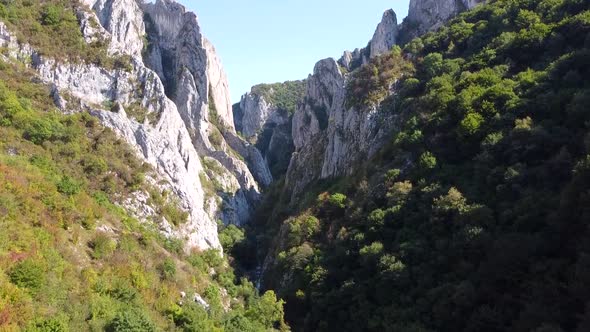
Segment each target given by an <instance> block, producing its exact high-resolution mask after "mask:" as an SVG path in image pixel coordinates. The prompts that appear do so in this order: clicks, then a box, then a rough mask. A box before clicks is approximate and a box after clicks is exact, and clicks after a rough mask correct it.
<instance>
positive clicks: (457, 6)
mask: <svg viewBox="0 0 590 332" xmlns="http://www.w3.org/2000/svg"><path fill="white" fill-rule="evenodd" d="M484 2H485V0H410V9H409V11H408V17H407V18H406V19H405V20H404V23H403V26H402V30H403V33H404V34H405V36H404V39H405V40H410V39H412V38H414V37H417V36H419V35H422V34H424V33H426V32H428V31H432V30H436V29H438V28H440V27H441V26H442V25H443V24H445V23H446V22H447V21H448V20H450V19H452V18H453V17H455V16H457V15H458V14H459V13H461V12H463V11H465V10H468V9H471V8H473V7H475V6H477V5H479V4H480V3H484Z"/></svg>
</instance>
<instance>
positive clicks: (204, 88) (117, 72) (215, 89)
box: [0, 0, 272, 248]
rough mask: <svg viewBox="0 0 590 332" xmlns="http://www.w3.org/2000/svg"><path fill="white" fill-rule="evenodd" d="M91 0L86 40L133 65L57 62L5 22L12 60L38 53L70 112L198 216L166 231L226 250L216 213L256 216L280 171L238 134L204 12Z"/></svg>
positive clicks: (37, 63) (235, 219)
mask: <svg viewBox="0 0 590 332" xmlns="http://www.w3.org/2000/svg"><path fill="white" fill-rule="evenodd" d="M86 5H87V6H88V7H90V8H92V10H93V11H89V10H87V9H84V8H82V7H79V8H78V10H77V14H78V17H79V22H80V26H81V31H82V33H83V37H84V39H85V40H86V42H89V43H92V42H95V41H104V42H105V43H106V44H107V45H108V52H109V54H111V55H113V56H121V55H127V56H128V57H129V67H128V68H124V69H109V68H105V67H104V66H100V65H95V64H82V63H79V64H78V63H67V62H62V61H56V60H54V59H51V58H48V57H46V56H43V55H42V53H40V52H39V51H38V50H35V49H33V48H32V47H31V46H29V45H27V44H23V43H19V42H18V41H17V39H16V37H15V36H14V35H13V34H11V32H10V31H8V29H7V28H6V26H5V25H2V26H1V30H0V31H1V33H2V39H1V40H0V43H1V45H2V46H3V47H6V48H7V49H8V52H9V53H10V56H11V58H14V59H20V60H25V61H29V60H28V59H30V63H29V65H30V66H31V67H33V68H34V69H35V70H36V71H37V72H38V75H39V78H40V79H41V80H43V81H44V82H47V83H49V84H52V85H53V86H54V87H55V99H56V101H57V103H58V106H60V108H61V109H62V110H63V111H64V112H73V111H74V112H75V111H89V112H91V113H92V114H94V115H95V116H97V117H98V118H99V119H101V121H102V122H103V123H104V124H105V125H107V126H109V127H111V128H113V129H114V130H115V131H116V132H117V133H118V134H119V135H120V136H121V137H123V138H124V139H125V140H126V141H127V142H128V143H129V144H131V145H132V146H134V147H135V149H136V150H137V151H138V153H140V155H141V156H142V157H143V158H144V160H146V161H147V162H149V163H150V164H151V165H153V166H154V167H155V168H156V169H157V170H158V173H159V174H160V175H161V176H162V177H163V178H164V179H165V180H166V181H167V182H168V183H169V185H170V186H171V188H172V189H173V192H174V193H175V194H176V195H177V196H178V197H179V198H180V200H181V202H182V206H183V208H184V209H185V210H186V211H188V212H189V214H190V222H189V223H187V224H186V225H184V226H182V227H180V228H179V229H172V228H171V227H170V225H166V224H163V225H161V227H162V229H163V230H165V231H166V232H168V233H170V234H174V235H175V236H177V237H180V238H186V240H187V242H186V246H187V248H190V247H199V248H209V247H214V248H220V245H219V241H218V239H217V224H216V220H217V219H221V220H222V221H223V222H225V223H235V224H241V223H244V222H247V221H248V219H249V218H250V214H251V211H252V209H253V207H254V206H255V205H256V202H257V201H258V199H259V196H260V191H261V187H263V186H266V185H268V184H269V183H270V181H271V179H272V178H271V176H270V171H269V170H268V167H267V166H266V164H265V163H264V162H263V159H262V157H261V155H260V153H259V152H258V151H257V150H256V149H255V148H253V147H252V146H250V144H248V143H246V142H245V141H243V140H241V139H240V138H239V137H237V135H236V133H235V130H234V124H233V116H232V114H231V108H230V103H229V91H228V84H227V79H226V76H225V73H224V72H223V68H222V67H221V64H220V61H219V59H218V57H217V55H216V54H215V50H214V48H213V46H212V45H211V44H210V43H209V42H208V41H207V40H206V39H205V38H204V37H203V36H202V35H201V33H200V28H199V26H198V23H197V19H196V16H195V15H194V14H193V13H190V12H187V11H186V10H185V9H184V7H182V6H181V5H179V4H177V3H175V2H172V1H157V2H156V3H146V4H139V3H137V2H135V1H133V0H116V1H97V2H87V3H86ZM144 36H145V38H144ZM144 43H147V44H146V45H144ZM41 51H42V50H41ZM142 52H143V57H142ZM144 59H145V60H144ZM68 99H71V100H68ZM226 138H227V139H226ZM249 167H250V168H251V169H252V171H250V168H249Z"/></svg>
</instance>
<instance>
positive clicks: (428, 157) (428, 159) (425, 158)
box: [418, 151, 437, 169]
mask: <svg viewBox="0 0 590 332" xmlns="http://www.w3.org/2000/svg"><path fill="white" fill-rule="evenodd" d="M418 164H419V165H420V167H422V168H423V169H433V168H435V167H436V164H437V162H436V157H435V156H434V155H433V154H432V153H431V152H428V151H426V152H424V153H422V155H420V159H419V161H418Z"/></svg>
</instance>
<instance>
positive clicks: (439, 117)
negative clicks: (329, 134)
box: [257, 0, 590, 332]
mask: <svg viewBox="0 0 590 332" xmlns="http://www.w3.org/2000/svg"><path fill="white" fill-rule="evenodd" d="M589 77H590V4H589V3H588V2H587V1H585V0H498V1H493V2H491V3H489V4H486V5H482V6H479V7H477V8H475V9H474V10H472V11H469V12H466V13H463V14H461V15H460V16H458V17H457V18H455V19H453V20H452V21H451V22H450V24H449V25H447V26H445V27H443V28H441V29H440V30H438V31H437V32H434V33H429V34H427V35H424V36H423V37H422V38H419V39H415V40H413V41H411V42H409V43H408V44H407V45H405V46H404V47H403V48H402V49H399V48H394V49H393V50H392V51H391V53H390V54H386V55H382V56H380V57H377V58H374V59H372V60H371V62H370V63H369V64H367V65H365V66H364V67H362V68H360V69H358V70H357V71H355V72H353V73H351V74H350V76H349V78H348V83H347V84H348V92H349V95H348V96H349V98H348V101H347V103H348V104H349V106H354V105H374V104H378V105H380V107H381V108H382V110H384V111H388V112H396V113H397V115H398V117H397V119H398V121H399V123H400V125H399V129H398V130H396V132H395V135H394V136H395V137H394V139H393V140H392V141H391V143H390V144H388V145H387V146H386V147H385V148H384V149H382V151H381V152H380V153H379V154H378V155H377V157H375V158H373V159H372V160H370V161H368V162H367V163H366V164H365V165H364V166H363V167H361V169H360V170H359V171H358V172H356V175H355V176H353V177H345V178H340V179H337V180H333V181H327V180H324V181H322V182H320V183H316V184H314V185H312V186H310V187H309V188H308V190H307V197H308V198H310V199H307V200H304V201H300V202H297V203H298V205H299V207H298V208H297V209H296V211H298V212H297V213H293V204H291V205H290V207H289V205H288V204H287V203H288V202H289V198H288V197H285V196H283V198H282V204H281V203H280V202H279V206H277V201H279V200H278V199H277V197H278V196H277V192H280V189H277V191H276V192H274V193H273V194H271V196H272V198H270V199H269V200H268V201H267V204H266V205H264V206H263V209H265V210H263V211H261V212H260V216H261V218H260V219H258V224H257V229H258V231H260V230H266V232H267V233H266V234H265V235H264V236H261V235H259V236H258V239H266V240H267V242H268V243H269V246H270V259H269V258H267V263H268V262H270V264H268V265H267V266H266V268H267V269H266V272H265V275H264V286H265V287H266V288H268V289H275V290H276V291H277V293H278V294H279V295H280V296H281V297H283V298H284V299H285V300H286V303H287V304H286V317H287V319H288V320H289V321H290V322H291V323H292V326H293V328H294V330H297V331H299V330H305V331H538V332H540V331H543V332H549V331H551V332H554V331H580V332H581V331H588V330H590V286H589V285H590V272H589V271H590V248H589V247H588V243H590V231H589V228H588V222H589V221H590V210H589V206H590V112H589V111H590V109H589V107H590V81H589V79H588V78H589ZM392 82H394V84H393V93H391V92H389V91H388V89H389V86H390V84H391V83H392ZM279 187H280V185H279ZM296 205H297V204H296ZM278 225H281V226H280V230H279V227H278ZM262 243H264V242H262Z"/></svg>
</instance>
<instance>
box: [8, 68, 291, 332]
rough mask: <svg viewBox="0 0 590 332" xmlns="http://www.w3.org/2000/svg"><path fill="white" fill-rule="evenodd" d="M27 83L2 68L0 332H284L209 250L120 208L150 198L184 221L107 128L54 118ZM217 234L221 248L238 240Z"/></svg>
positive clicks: (277, 311)
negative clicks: (192, 247) (188, 246)
mask: <svg viewBox="0 0 590 332" xmlns="http://www.w3.org/2000/svg"><path fill="white" fill-rule="evenodd" d="M33 77H34V74H33V73H32V72H30V71H29V70H27V69H25V68H24V66H20V65H13V64H7V63H4V62H1V61H0V229H1V231H0V330H3V331H18V330H26V331H100V330H107V331H157V330H170V331H174V330H177V331H268V330H273V329H275V328H276V329H283V330H284V329H287V327H286V326H285V325H284V323H283V318H282V310H283V309H282V302H281V301H278V300H277V298H276V296H275V295H274V293H273V292H267V293H265V294H264V295H262V296H259V295H258V293H257V291H256V289H255V288H254V286H253V284H252V283H250V282H248V281H246V280H241V281H239V282H236V280H235V279H236V278H235V276H234V273H233V271H232V269H231V268H230V267H229V265H228V263H227V261H226V260H225V259H222V258H221V256H220V255H219V253H218V252H216V251H206V252H192V253H190V254H187V253H185V252H184V250H183V244H182V241H181V240H174V239H166V238H164V237H163V236H162V235H161V234H160V233H159V232H158V231H157V230H156V226H155V225H156V222H157V220H152V221H148V222H144V223H142V222H140V221H138V220H137V219H135V218H133V217H132V216H130V215H129V214H128V213H127V212H126V211H125V210H124V209H123V208H121V207H120V204H121V203H122V202H123V201H124V200H125V199H126V198H128V197H130V195H131V194H133V193H134V192H137V191H142V192H149V193H150V196H151V198H150V204H151V206H153V207H154V208H155V210H156V211H158V212H159V213H160V215H159V216H157V217H156V219H158V218H160V217H162V216H163V217H166V218H167V219H168V220H169V221H171V222H172V223H174V224H180V223H183V222H185V221H186V218H187V215H186V213H185V212H184V211H182V210H181V209H179V208H178V207H177V206H176V204H175V202H174V200H173V199H169V198H168V197H167V194H166V192H163V193H162V192H160V191H159V189H157V188H155V187H153V186H151V185H150V184H149V183H147V181H144V177H145V176H152V177H153V176H155V175H154V174H153V171H152V170H151V169H150V167H148V166H147V165H145V164H143V163H142V162H141V161H140V160H138V159H137V158H136V157H135V154H134V152H133V151H131V149H130V148H129V147H128V146H127V145H126V144H125V143H123V142H122V141H120V140H118V139H117V138H116V136H115V134H114V133H113V132H111V131H110V130H108V129H106V128H104V127H102V126H101V125H100V124H99V123H98V121H97V120H96V119H95V118H93V117H91V116H90V115H88V114H86V113H79V114H74V115H63V114H61V113H59V112H57V110H55V109H54V106H53V101H52V99H51V97H50V94H49V89H48V87H46V86H43V85H40V84H38V83H34V82H35V81H34V79H33ZM225 233H227V236H225V237H222V238H223V239H224V244H226V245H230V244H231V239H232V238H235V237H236V236H237V235H235V234H233V233H232V229H229V230H228V231H226V232H225ZM181 292H185V293H186V294H187V296H186V297H185V298H182V297H181ZM194 293H198V294H201V295H202V296H203V298H204V299H205V301H207V303H208V304H209V307H208V308H205V307H204V306H202V305H199V304H197V303H195V302H194V301H193V300H192V299H193V294H194Z"/></svg>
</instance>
